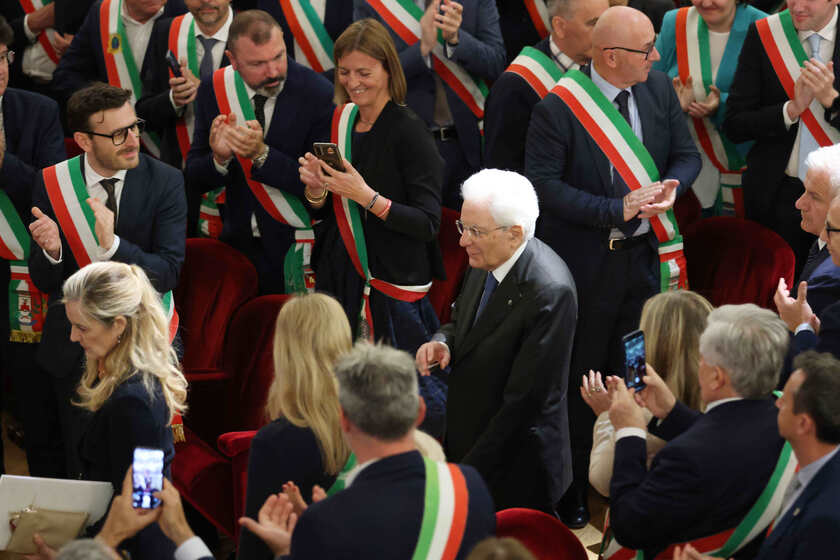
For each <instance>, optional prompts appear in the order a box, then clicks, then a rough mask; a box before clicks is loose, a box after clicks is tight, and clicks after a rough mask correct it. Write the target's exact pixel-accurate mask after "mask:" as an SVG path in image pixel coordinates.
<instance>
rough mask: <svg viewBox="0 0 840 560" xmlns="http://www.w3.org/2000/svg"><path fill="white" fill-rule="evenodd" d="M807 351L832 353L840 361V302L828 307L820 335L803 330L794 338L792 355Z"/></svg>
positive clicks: (821, 324)
mask: <svg viewBox="0 0 840 560" xmlns="http://www.w3.org/2000/svg"><path fill="white" fill-rule="evenodd" d="M805 350H816V351H817V352H831V353H832V354H834V357H835V358H838V359H840V301H838V302H835V303H833V304H832V305H829V306H828V307H826V308H825V309H824V310H823V312H822V315H821V316H820V334H819V336H818V335H817V334H816V333H814V332H813V331H809V330H802V331H799V333H797V334H796V336H794V337H793V341H792V343H791V355H793V356H796V355H797V354H799V353H800V352H804V351H805Z"/></svg>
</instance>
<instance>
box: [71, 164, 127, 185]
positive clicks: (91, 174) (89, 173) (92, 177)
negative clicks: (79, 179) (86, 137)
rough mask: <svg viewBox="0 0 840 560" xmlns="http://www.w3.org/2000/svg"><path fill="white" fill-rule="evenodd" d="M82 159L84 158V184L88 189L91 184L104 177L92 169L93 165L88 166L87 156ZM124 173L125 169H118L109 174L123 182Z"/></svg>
mask: <svg viewBox="0 0 840 560" xmlns="http://www.w3.org/2000/svg"><path fill="white" fill-rule="evenodd" d="M82 159H84V160H85V186H87V188H88V189H89V188H91V187H92V186H94V185H96V184H98V183H99V181H101V180H102V179H105V177H103V176H102V175H100V174H99V173H97V172H96V171H94V170H93V167H91V166H90V163H89V162H88V158H87V157H84V158H82ZM125 173H126V170H125V169H120V170H119V171H117V172H116V173H114V174H113V175H112V176H111V178H112V179H118V180H120V181H123V182H125Z"/></svg>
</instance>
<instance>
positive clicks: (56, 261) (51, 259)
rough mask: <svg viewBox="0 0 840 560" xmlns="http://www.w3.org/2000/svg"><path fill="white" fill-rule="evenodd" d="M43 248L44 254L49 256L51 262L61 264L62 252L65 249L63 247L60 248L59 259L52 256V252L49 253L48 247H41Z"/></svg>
mask: <svg viewBox="0 0 840 560" xmlns="http://www.w3.org/2000/svg"><path fill="white" fill-rule="evenodd" d="M41 250H42V251H44V256H45V257H47V260H48V261H50V263H51V264H61V253H62V251H63V250H64V248H63V247H59V248H58V259H57V260H56V259H54V258H52V257H51V256H50V254H49V253H47V251H46V249H41Z"/></svg>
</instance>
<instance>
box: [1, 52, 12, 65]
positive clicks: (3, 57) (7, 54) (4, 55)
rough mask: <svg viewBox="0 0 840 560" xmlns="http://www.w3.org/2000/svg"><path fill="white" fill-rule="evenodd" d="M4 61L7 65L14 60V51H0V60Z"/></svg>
mask: <svg viewBox="0 0 840 560" xmlns="http://www.w3.org/2000/svg"><path fill="white" fill-rule="evenodd" d="M4 60H5V61H6V62H7V63H8V64H9V66H11V65H12V63H13V62H14V61H15V51H6V52H4V53H0V62H3V61H4Z"/></svg>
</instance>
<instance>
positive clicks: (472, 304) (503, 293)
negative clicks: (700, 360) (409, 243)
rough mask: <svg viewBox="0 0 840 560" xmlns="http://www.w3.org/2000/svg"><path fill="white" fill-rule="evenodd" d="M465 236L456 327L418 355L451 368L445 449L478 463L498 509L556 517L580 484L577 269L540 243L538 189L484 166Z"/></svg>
mask: <svg viewBox="0 0 840 560" xmlns="http://www.w3.org/2000/svg"><path fill="white" fill-rule="evenodd" d="M462 196H463V199H464V204H463V207H462V210H461V219H460V220H458V222H457V226H458V231H459V232H460V233H461V246H462V247H464V249H465V250H466V251H467V255H468V256H469V263H470V267H471V268H470V270H469V271H468V272H467V275H466V278H465V280H464V284H463V287H462V290H461V293H460V295H459V296H458V299H457V300H456V302H455V305H454V308H453V313H452V322H450V323H448V324H446V325H443V326H442V327H441V329H440V330H439V331H438V332H437V333H436V334H435V335H434V336H433V337H432V340H431V341H430V342H427V343H426V344H424V345H423V346H421V347H420V348H419V350H418V351H417V357H416V362H417V367H418V369H419V370H420V372H421V373H424V374H428V372H429V369H430V368H432V367H434V366H435V365H439V367H441V368H446V367H447V366H450V367H451V373H450V376H449V396H448V399H447V407H446V440H445V446H446V453H447V457H448V458H449V459H450V460H452V461H458V462H462V463H466V464H468V465H472V466H474V467H475V468H476V469H478V471H479V472H480V473H481V475H482V476H483V477H484V480H485V481H486V482H487V485H488V486H489V487H490V491H491V493H492V494H493V500H494V501H495V503H496V508H497V509H504V508H509V507H516V506H524V507H532V508H537V509H541V510H543V511H547V512H551V511H552V510H553V506H554V505H555V504H556V502H557V500H559V498H560V497H561V496H562V495H563V493H564V492H565V490H566V488H567V487H568V486H569V483H570V482H571V456H570V450H569V427H568V413H567V408H566V387H567V381H568V374H569V360H570V355H571V348H572V340H573V338H574V332H575V322H576V320H577V294H576V290H575V284H574V281H573V280H572V276H571V274H570V273H569V269H568V268H567V267H566V264H565V263H564V262H563V260H562V259H561V258H560V257H558V256H557V254H556V253H555V252H554V251H553V250H552V249H551V248H549V247H548V246H547V245H545V244H544V243H543V242H541V241H540V240H538V239H536V238H535V237H534V225H535V222H536V220H537V216H538V215H539V207H538V204H537V196H536V193H535V192H534V188H533V186H532V185H531V183H530V181H528V180H527V179H526V178H525V177H523V176H522V175H519V174H518V173H514V172H512V171H501V170H498V169H485V170H482V171H480V172H478V173H476V174H475V175H473V176H472V177H470V178H469V179H467V181H465V182H464V185H463V187H462Z"/></svg>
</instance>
